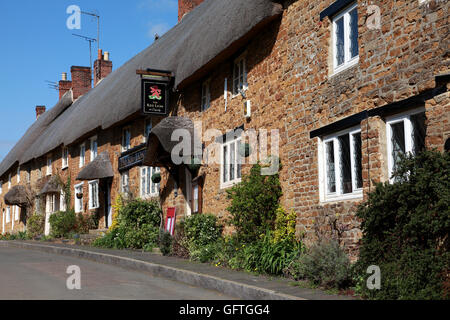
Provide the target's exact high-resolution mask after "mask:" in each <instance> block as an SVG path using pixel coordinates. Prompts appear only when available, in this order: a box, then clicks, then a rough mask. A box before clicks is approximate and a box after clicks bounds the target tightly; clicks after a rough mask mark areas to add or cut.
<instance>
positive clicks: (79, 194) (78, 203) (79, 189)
mask: <svg viewBox="0 0 450 320" xmlns="http://www.w3.org/2000/svg"><path fill="white" fill-rule="evenodd" d="M75 212H76V213H80V212H83V183H80V184H78V185H76V186H75Z"/></svg>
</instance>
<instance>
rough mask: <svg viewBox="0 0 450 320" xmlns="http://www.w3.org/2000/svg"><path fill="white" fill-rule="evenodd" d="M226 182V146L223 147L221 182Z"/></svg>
mask: <svg viewBox="0 0 450 320" xmlns="http://www.w3.org/2000/svg"><path fill="white" fill-rule="evenodd" d="M227 181H228V146H224V147H223V182H227Z"/></svg>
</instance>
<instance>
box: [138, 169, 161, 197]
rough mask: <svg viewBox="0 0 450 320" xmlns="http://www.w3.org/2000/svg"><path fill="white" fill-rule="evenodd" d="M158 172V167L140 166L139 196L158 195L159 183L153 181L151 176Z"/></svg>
mask: <svg viewBox="0 0 450 320" xmlns="http://www.w3.org/2000/svg"><path fill="white" fill-rule="evenodd" d="M157 172H160V169H159V168H152V167H141V198H146V197H156V196H159V188H160V184H159V183H153V181H152V176H153V175H154V174H155V173H157Z"/></svg>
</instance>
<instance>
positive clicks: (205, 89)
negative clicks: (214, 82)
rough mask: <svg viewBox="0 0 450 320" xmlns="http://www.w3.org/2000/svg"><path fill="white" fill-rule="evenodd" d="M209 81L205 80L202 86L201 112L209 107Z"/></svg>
mask: <svg viewBox="0 0 450 320" xmlns="http://www.w3.org/2000/svg"><path fill="white" fill-rule="evenodd" d="M210 84H211V81H210V80H207V81H205V82H203V84H202V111H206V110H208V109H209V107H210V106H211V91H210Z"/></svg>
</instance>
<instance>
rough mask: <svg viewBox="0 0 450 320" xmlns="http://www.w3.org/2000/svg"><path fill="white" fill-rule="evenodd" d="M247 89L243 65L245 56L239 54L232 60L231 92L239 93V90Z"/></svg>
mask: <svg viewBox="0 0 450 320" xmlns="http://www.w3.org/2000/svg"><path fill="white" fill-rule="evenodd" d="M240 90H242V91H245V90H247V71H246V65H245V56H241V57H240V58H238V59H236V61H235V62H234V68H233V94H235V95H237V94H239V91H240Z"/></svg>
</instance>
